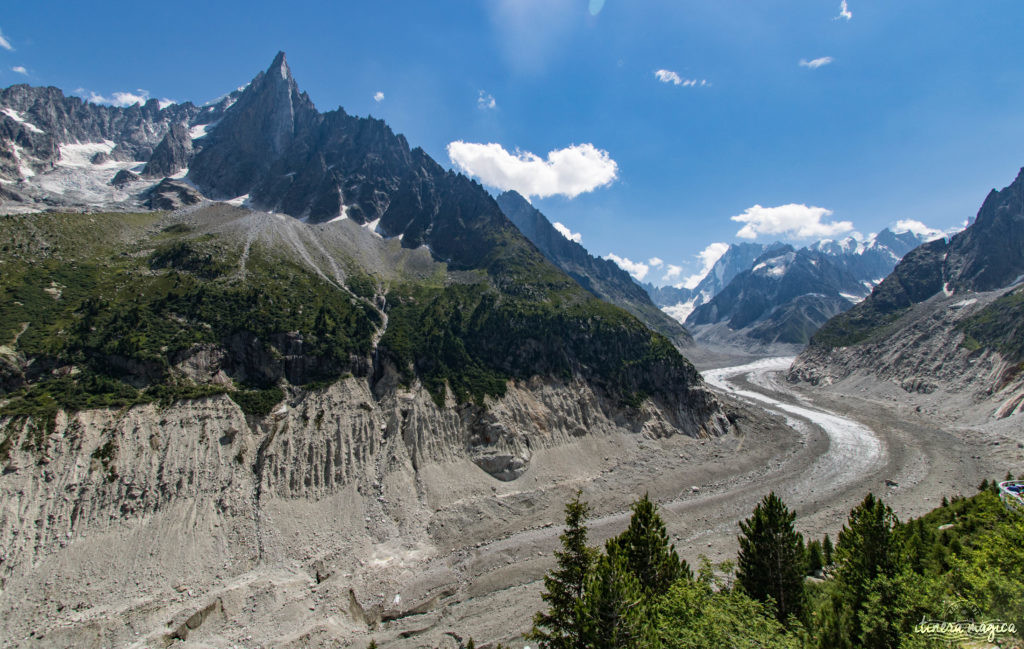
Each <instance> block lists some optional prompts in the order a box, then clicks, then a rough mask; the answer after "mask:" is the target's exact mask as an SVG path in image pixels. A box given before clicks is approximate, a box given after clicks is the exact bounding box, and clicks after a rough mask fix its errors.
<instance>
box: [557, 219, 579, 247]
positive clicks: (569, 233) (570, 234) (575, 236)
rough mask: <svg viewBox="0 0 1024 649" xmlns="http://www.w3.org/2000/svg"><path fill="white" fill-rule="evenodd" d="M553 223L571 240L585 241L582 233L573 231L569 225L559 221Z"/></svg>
mask: <svg viewBox="0 0 1024 649" xmlns="http://www.w3.org/2000/svg"><path fill="white" fill-rule="evenodd" d="M551 225H553V226H554V227H555V229H556V230H558V231H559V232H560V233H561V234H562V236H563V237H565V238H566V239H568V240H569V241H575V242H576V243H580V242H581V241H583V235H582V234H580V233H579V232H573V231H572V230H570V229H569V228H568V227H566V226H565V225H562V224H561V223H559V222H558V221H555V222H554V223H552V224H551Z"/></svg>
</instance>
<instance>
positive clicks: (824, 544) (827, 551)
mask: <svg viewBox="0 0 1024 649" xmlns="http://www.w3.org/2000/svg"><path fill="white" fill-rule="evenodd" d="M821 558H822V560H823V561H824V562H825V565H826V566H831V565H832V563H833V562H834V561H835V557H833V556H832V539H830V538H829V537H828V534H826V535H825V538H824V539H822V541H821Z"/></svg>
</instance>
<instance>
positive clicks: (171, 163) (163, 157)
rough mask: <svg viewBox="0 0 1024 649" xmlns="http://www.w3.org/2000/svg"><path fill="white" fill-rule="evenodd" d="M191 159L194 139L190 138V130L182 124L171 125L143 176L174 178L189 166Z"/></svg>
mask: <svg viewBox="0 0 1024 649" xmlns="http://www.w3.org/2000/svg"><path fill="white" fill-rule="evenodd" d="M191 157H192V138H191V137H189V134H188V128H186V127H185V125H184V124H182V123H175V124H171V127H170V128H169V129H168V130H167V134H166V135H164V139H162V140H160V144H158V145H157V146H156V149H154V150H153V155H152V157H150V159H149V162H147V163H146V166H145V167H144V168H143V169H142V175H143V176H146V177H149V178H154V177H155V178H161V177H165V176H173V175H174V174H176V173H178V171H180V170H182V169H184V168H185V167H187V166H188V162H189V159H190V158H191Z"/></svg>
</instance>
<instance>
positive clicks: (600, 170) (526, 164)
mask: <svg viewBox="0 0 1024 649" xmlns="http://www.w3.org/2000/svg"><path fill="white" fill-rule="evenodd" d="M448 157H449V158H451V161H452V163H454V164H455V165H456V166H457V167H458V168H459V169H460V170H462V171H463V172H465V173H466V174H468V175H470V176H476V177H478V178H479V179H480V180H481V181H482V182H483V183H484V184H485V185H489V186H491V187H495V188H497V189H501V190H508V189H514V190H516V191H517V192H519V193H520V194H522V195H523V196H537V197H540V198H545V197H547V196H554V195H556V194H561V195H563V196H566V197H568V198H575V197H576V196H579V195H580V194H582V193H585V192H590V191H593V190H594V189H597V188H598V187H604V186H605V185H610V184H611V183H612V181H614V180H615V179H616V178H617V177H618V174H619V166H618V164H616V162H615V161H614V160H612V159H611V156H609V155H608V152H607V151H602V150H601V149H598V148H597V147H595V146H594V145H593V144H574V145H572V146H568V147H566V148H564V149H555V150H554V151H550V152H548V157H547V159H546V160H545V159H544V158H541V157H540V156H538V155H536V154H534V153H530V152H529V151H519V150H516V151H515V152H514V153H509V152H508V151H506V150H505V149H504V147H502V146H501V145H500V144H496V143H494V142H491V143H489V144H479V143H475V142H463V141H462V140H456V141H455V142H451V143H450V144H448Z"/></svg>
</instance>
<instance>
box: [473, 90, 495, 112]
mask: <svg viewBox="0 0 1024 649" xmlns="http://www.w3.org/2000/svg"><path fill="white" fill-rule="evenodd" d="M476 107H477V108H479V109H480V110H489V109H491V108H497V107H498V102H496V101H494V95H492V94H490V93H487V92H484V91H483V90H481V91H480V94H479V95H477V98H476Z"/></svg>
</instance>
